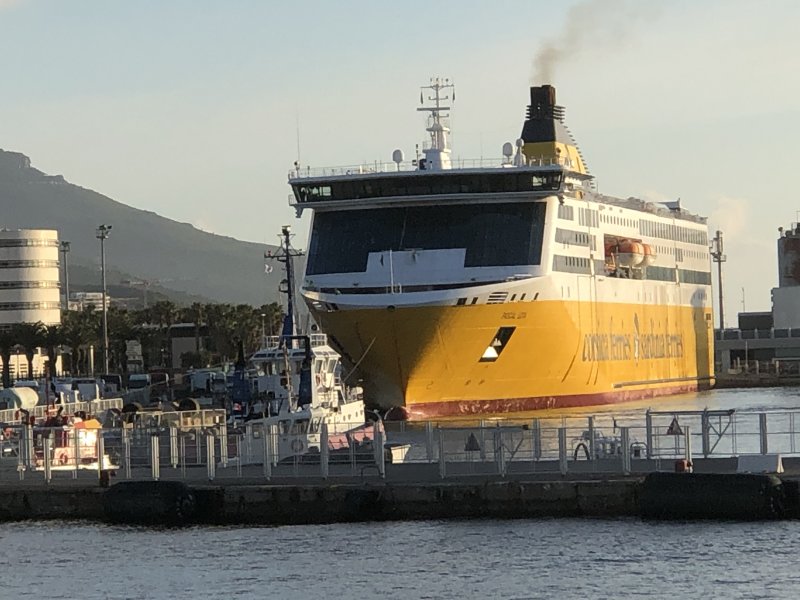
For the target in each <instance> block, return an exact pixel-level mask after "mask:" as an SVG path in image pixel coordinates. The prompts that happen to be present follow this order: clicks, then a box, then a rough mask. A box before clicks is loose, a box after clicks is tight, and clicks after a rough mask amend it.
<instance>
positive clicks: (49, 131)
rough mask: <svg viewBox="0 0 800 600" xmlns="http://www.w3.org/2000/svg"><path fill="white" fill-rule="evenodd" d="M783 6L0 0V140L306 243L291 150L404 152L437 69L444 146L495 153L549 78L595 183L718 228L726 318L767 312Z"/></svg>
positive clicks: (92, 177)
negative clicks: (448, 91) (666, 204)
mask: <svg viewBox="0 0 800 600" xmlns="http://www.w3.org/2000/svg"><path fill="white" fill-rule="evenodd" d="M798 23H800V2H796V1H794V0H760V1H759V2H755V1H737V0H704V1H694V0H672V1H669V2H667V1H663V2H655V1H649V0H577V1H563V2H550V1H538V0H502V1H488V0H486V1H476V0H440V1H438V2H423V1H419V0H406V1H405V2H402V3H400V2H385V1H382V2H376V1H374V0H372V1H356V0H339V1H337V2H323V1H321V0H306V1H305V2H303V3H289V2H272V1H269V0H263V1H261V0H224V1H223V0H218V1H210V0H137V1H135V2H133V1H122V0H0V62H1V63H2V74H3V75H2V86H0V90H1V91H0V148H4V149H6V150H14V151H18V152H23V153H24V154H27V155H28V156H30V157H31V159H32V163H33V165H34V166H35V167H37V168H39V169H41V170H43V171H45V172H47V173H50V174H62V175H64V176H65V177H66V178H67V180H69V181H70V182H72V183H76V184H78V185H81V186H83V187H87V188H91V189H94V190H96V191H98V192H101V193H103V194H105V195H107V196H110V197H112V198H114V199H115V200H118V201H120V202H123V203H125V204H129V205H131V206H135V207H137V208H142V209H146V210H152V211H155V212H158V213H159V214H161V215H164V216H166V217H169V218H172V219H175V220H178V221H182V222H188V223H191V224H193V225H195V226H196V227H198V228H201V229H203V230H206V231H212V232H214V233H220V234H223V235H229V236H233V237H236V238H239V239H244V240H249V241H255V242H269V243H274V242H276V240H277V237H276V236H277V234H278V233H279V228H280V226H281V225H282V224H292V225H294V230H295V231H296V232H297V238H296V245H297V246H298V247H301V248H302V247H304V246H305V243H306V239H307V229H308V218H307V217H304V218H303V219H301V220H296V219H295V216H294V211H293V210H292V209H291V208H290V207H289V205H288V200H287V199H288V196H289V193H290V188H289V186H288V185H287V173H288V171H289V169H290V168H291V166H292V163H293V162H294V161H295V160H298V158H299V161H300V164H302V165H304V166H305V165H308V166H311V167H326V166H341V165H351V164H358V163H361V162H373V161H376V160H378V161H389V160H390V159H391V155H392V151H393V150H394V149H395V148H400V149H402V150H403V151H404V152H405V155H406V156H407V157H409V156H412V155H413V153H414V146H415V144H418V143H419V144H421V142H422V141H423V140H424V138H425V131H424V126H425V123H424V116H422V115H421V113H418V112H416V107H417V105H418V102H419V86H421V85H425V84H426V83H427V82H428V80H429V79H430V77H432V76H441V77H449V78H450V79H452V80H453V81H454V82H455V85H456V101H455V103H454V106H453V111H452V119H451V124H452V128H453V134H452V147H453V155H454V156H455V157H457V158H465V159H467V158H479V157H483V158H488V157H500V156H501V154H502V153H501V148H502V145H503V143H504V142H506V141H513V140H515V139H516V138H517V137H519V134H520V131H521V127H522V121H523V119H524V114H525V108H526V105H527V103H528V101H529V91H528V88H529V86H530V85H532V84H540V83H552V84H553V85H555V86H556V88H557V95H558V103H559V104H562V105H564V106H566V108H567V113H566V122H567V124H568V126H569V127H570V129H571V131H572V132H573V134H574V135H575V137H576V139H577V140H578V143H579V145H580V147H581V150H582V152H583V155H584V157H585V158H586V160H587V164H588V166H589V168H590V170H591V172H592V173H593V174H594V175H595V176H596V177H597V183H598V186H599V189H600V191H601V192H603V193H606V194H610V195H616V196H620V197H628V196H637V197H642V198H645V199H648V200H673V199H676V198H680V199H681V202H682V204H683V206H684V207H685V208H687V209H689V210H691V211H692V212H696V213H699V214H702V215H706V216H708V217H709V225H710V229H711V231H712V234H713V231H715V230H716V229H720V230H722V231H723V235H724V239H725V253H726V255H727V262H726V263H725V265H724V281H725V286H724V290H725V294H726V300H725V310H726V324H727V325H729V326H733V325H734V324H735V314H736V313H737V312H738V311H740V310H742V308H743V307H744V308H746V310H748V311H752V310H769V308H770V289H771V288H772V287H774V286H775V285H777V258H776V238H777V235H778V233H777V228H778V227H780V226H783V227H788V226H789V225H790V223H792V222H795V221H800V200H798V199H797V198H796V193H795V192H794V191H793V187H794V186H793V180H792V178H791V173H793V172H796V170H797V168H798V158H800V153H798V148H797V145H796V144H797V140H796V138H797V137H798V133H800V100H798V99H800V69H798V68H797V57H798V56H800V36H798V35H797V31H796V30H797V24H798ZM117 226H119V225H117V224H115V227H117ZM715 283H716V278H715Z"/></svg>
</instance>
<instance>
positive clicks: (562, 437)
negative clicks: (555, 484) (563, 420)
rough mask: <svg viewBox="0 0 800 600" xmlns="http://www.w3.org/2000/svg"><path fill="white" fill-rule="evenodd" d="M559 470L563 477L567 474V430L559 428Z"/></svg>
mask: <svg viewBox="0 0 800 600" xmlns="http://www.w3.org/2000/svg"><path fill="white" fill-rule="evenodd" d="M558 468H559V470H560V471H561V474H562V475H566V474H567V428H566V427H559V428H558Z"/></svg>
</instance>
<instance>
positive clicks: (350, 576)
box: [0, 519, 800, 600]
mask: <svg viewBox="0 0 800 600" xmlns="http://www.w3.org/2000/svg"><path fill="white" fill-rule="evenodd" d="M798 533H800V523H797V522H794V521H780V522H756V523H734V522H727V523H726V522H721V523H720V522H711V523H702V522H699V523H648V522H642V521H639V520H636V519H621V520H588V519H581V520H576V519H565V520H524V521H489V520H487V521H481V520H477V521H447V522H444V521H427V522H426V521H421V522H420V521H418V522H410V523H374V524H363V523H359V524H340V525H318V526H294V527H276V528H260V529H258V528H190V529H180V530H148V529H135V528H119V527H111V526H103V525H95V524H90V525H87V524H80V523H69V522H68V523H61V524H57V523H18V524H4V525H2V526H0V538H2V544H3V548H4V551H5V555H6V557H7V558H6V561H7V563H6V567H5V568H4V569H3V570H2V574H0V582H2V597H4V598H37V599H39V598H49V599H50V600H55V599H60V598H63V599H72V598H80V599H81V600H95V599H108V598H112V599H116V598H131V599H159V600H160V599H171V598H204V599H209V600H210V599H216V598H225V599H230V598H282V599H295V598H296V599H304V600H305V599H307V598H315V597H318V598H403V599H409V598H431V599H440V598H505V599H512V598H614V599H620V598H701V597H702V598H728V599H734V598H792V597H794V596H795V593H796V590H797V580H796V574H795V573H794V570H793V568H792V566H791V565H793V564H794V559H795V556H796V553H797V542H796V540H797V537H798Z"/></svg>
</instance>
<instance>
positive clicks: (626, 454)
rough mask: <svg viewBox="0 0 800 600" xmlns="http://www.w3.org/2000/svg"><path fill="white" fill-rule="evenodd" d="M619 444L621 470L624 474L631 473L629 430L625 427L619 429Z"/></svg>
mask: <svg viewBox="0 0 800 600" xmlns="http://www.w3.org/2000/svg"><path fill="white" fill-rule="evenodd" d="M619 438H620V445H621V446H622V472H623V473H624V474H625V475H630V474H631V447H630V432H629V429H628V428H627V427H620V429H619Z"/></svg>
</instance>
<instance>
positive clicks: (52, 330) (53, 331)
mask: <svg viewBox="0 0 800 600" xmlns="http://www.w3.org/2000/svg"><path fill="white" fill-rule="evenodd" d="M65 341H66V335H65V331H64V328H63V327H62V326H61V325H46V326H44V327H43V330H42V347H43V348H44V349H45V350H46V352H47V370H48V373H49V375H50V379H51V380H53V379H54V378H55V377H56V362H57V361H58V348H59V346H61V345H63V344H64V343H65Z"/></svg>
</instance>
